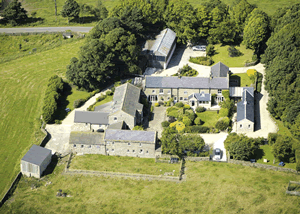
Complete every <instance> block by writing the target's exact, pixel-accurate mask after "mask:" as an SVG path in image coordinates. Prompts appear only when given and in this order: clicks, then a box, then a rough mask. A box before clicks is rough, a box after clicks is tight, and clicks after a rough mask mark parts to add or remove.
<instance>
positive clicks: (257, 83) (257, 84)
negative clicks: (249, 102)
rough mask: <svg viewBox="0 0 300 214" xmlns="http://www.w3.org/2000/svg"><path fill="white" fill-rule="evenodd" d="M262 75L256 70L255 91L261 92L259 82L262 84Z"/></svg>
mask: <svg viewBox="0 0 300 214" xmlns="http://www.w3.org/2000/svg"><path fill="white" fill-rule="evenodd" d="M262 79H263V75H262V74H261V73H259V72H257V81H256V91H257V92H261V84H262Z"/></svg>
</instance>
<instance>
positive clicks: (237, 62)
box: [212, 44, 253, 67]
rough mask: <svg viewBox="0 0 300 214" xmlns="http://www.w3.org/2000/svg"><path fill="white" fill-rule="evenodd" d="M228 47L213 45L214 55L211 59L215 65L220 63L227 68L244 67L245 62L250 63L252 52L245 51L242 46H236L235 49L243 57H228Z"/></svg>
mask: <svg viewBox="0 0 300 214" xmlns="http://www.w3.org/2000/svg"><path fill="white" fill-rule="evenodd" d="M228 47H229V45H224V46H221V45H220V44H218V45H215V50H216V54H215V55H214V56H213V57H212V59H213V61H214V62H215V64H216V63H218V62H222V63H224V64H225V65H227V66H228V67H244V65H245V63H246V61H247V60H249V61H250V62H251V61H252V55H253V50H250V49H246V47H245V46H244V45H240V47H238V46H236V49H238V50H239V51H240V52H242V53H243V55H242V56H239V57H229V55H228V50H227V49H228Z"/></svg>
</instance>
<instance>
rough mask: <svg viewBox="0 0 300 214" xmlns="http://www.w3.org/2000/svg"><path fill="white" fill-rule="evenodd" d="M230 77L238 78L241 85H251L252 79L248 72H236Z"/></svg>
mask: <svg viewBox="0 0 300 214" xmlns="http://www.w3.org/2000/svg"><path fill="white" fill-rule="evenodd" d="M230 79H236V80H238V81H239V82H240V87H245V86H251V85H252V81H251V79H250V78H249V76H248V74H247V73H235V74H232V75H230ZM253 85H254V84H253Z"/></svg>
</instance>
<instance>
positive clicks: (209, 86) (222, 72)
mask: <svg viewBox="0 0 300 214" xmlns="http://www.w3.org/2000/svg"><path fill="white" fill-rule="evenodd" d="M222 90H229V68H228V67H227V66H226V65H224V64H223V63H221V62H219V63H217V64H216V65H214V66H212V67H211V73H210V77H180V76H178V77H176V76H172V77H168V76H164V77H161V76H146V77H145V87H144V93H145V94H146V95H147V97H148V100H149V101H150V102H152V103H155V102H159V101H168V100H170V99H171V98H173V99H174V102H183V103H186V104H189V105H190V106H191V107H192V108H193V109H195V108H196V107H198V106H203V107H206V108H208V109H209V108H210V107H211V104H212V100H211V97H212V95H213V94H215V95H216V98H215V99H216V100H215V101H216V102H217V103H219V102H221V101H223V100H224V97H223V95H222Z"/></svg>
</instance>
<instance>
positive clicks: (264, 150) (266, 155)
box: [255, 145, 296, 169]
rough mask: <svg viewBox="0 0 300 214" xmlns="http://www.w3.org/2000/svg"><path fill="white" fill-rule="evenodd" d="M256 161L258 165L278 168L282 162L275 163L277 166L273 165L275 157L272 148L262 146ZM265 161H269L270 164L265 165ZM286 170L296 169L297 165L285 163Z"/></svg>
mask: <svg viewBox="0 0 300 214" xmlns="http://www.w3.org/2000/svg"><path fill="white" fill-rule="evenodd" d="M262 155H263V156H262ZM255 159H256V161H257V163H263V164H268V165H272V166H278V164H279V163H280V161H278V160H277V161H275V164H273V160H274V155H273V154H272V146H270V145H263V146H260V149H259V152H258V153H257V154H256V157H255ZM264 159H268V163H264ZM284 168H290V169H296V163H285V166H284Z"/></svg>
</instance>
